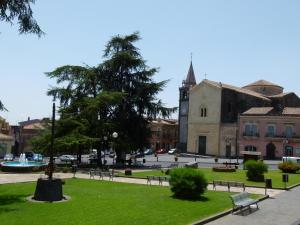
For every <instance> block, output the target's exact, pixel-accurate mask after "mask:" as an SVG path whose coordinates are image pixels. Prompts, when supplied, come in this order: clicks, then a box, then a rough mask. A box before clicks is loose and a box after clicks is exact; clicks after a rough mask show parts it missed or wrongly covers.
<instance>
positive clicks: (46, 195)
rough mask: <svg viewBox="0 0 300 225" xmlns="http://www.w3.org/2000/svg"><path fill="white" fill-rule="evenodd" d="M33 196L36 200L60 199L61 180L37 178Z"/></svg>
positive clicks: (49, 200)
mask: <svg viewBox="0 0 300 225" xmlns="http://www.w3.org/2000/svg"><path fill="white" fill-rule="evenodd" d="M33 198H34V200H37V201H47V202H55V201H61V200H62V199H63V191H62V180H61V179H52V180H49V179H44V178H39V179H38V181H37V183H36V188H35V193H34V197H33Z"/></svg>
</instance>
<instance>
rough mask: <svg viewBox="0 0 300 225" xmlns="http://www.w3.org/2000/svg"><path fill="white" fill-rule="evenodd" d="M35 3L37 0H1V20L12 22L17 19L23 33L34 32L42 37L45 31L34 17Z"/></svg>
mask: <svg viewBox="0 0 300 225" xmlns="http://www.w3.org/2000/svg"><path fill="white" fill-rule="evenodd" d="M34 3H35V0H0V20H1V21H5V22H9V23H11V24H13V22H14V21H15V20H17V22H18V24H19V32H20V33H21V34H25V33H34V34H37V35H38V36H39V37H40V36H41V35H42V34H43V33H44V32H43V31H42V30H41V28H40V27H39V25H38V23H37V21H36V20H35V19H34V18H33V11H32V9H31V4H34Z"/></svg>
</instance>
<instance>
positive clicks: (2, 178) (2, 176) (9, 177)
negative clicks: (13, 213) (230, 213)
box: [0, 173, 284, 197]
mask: <svg viewBox="0 0 300 225" xmlns="http://www.w3.org/2000/svg"><path fill="white" fill-rule="evenodd" d="M40 177H45V175H43V174H37V173H25V174H24V173H23V174H22V173H0V184H8V183H19V182H29V181H36V180H37V179H38V178H40ZM54 177H59V178H62V179H66V178H72V177H73V174H72V173H54ZM76 177H77V178H82V179H90V176H89V174H86V173H76ZM98 179H99V178H98V176H95V180H98ZM104 179H105V180H108V178H104ZM113 181H114V182H122V183H134V184H144V185H146V184H147V181H146V179H135V178H127V177H114V179H113ZM151 183H152V184H153V185H158V181H152V182H151ZM163 186H169V183H168V182H163ZM208 190H213V187H212V185H208ZM217 190H218V191H227V188H226V187H221V186H220V187H217ZM230 190H231V191H232V192H241V191H242V189H241V188H234V187H232V188H230ZM246 191H247V192H249V193H253V194H261V195H264V194H265V189H264V188H251V187H246ZM282 192H284V191H282V190H274V189H270V190H269V189H268V190H267V194H268V195H270V196H271V197H273V196H276V195H278V194H280V193H282Z"/></svg>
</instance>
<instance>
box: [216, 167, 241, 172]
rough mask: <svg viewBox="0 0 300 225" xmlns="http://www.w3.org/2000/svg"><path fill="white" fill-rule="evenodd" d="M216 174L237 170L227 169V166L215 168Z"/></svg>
mask: <svg viewBox="0 0 300 225" xmlns="http://www.w3.org/2000/svg"><path fill="white" fill-rule="evenodd" d="M213 171H214V172H235V171H236V169H235V168H234V167H226V166H214V167H213Z"/></svg>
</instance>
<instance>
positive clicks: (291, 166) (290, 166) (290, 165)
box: [278, 161, 300, 173]
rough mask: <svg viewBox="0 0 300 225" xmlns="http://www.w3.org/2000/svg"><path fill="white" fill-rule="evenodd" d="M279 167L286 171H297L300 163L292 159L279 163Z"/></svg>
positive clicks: (299, 168)
mask: <svg viewBox="0 0 300 225" xmlns="http://www.w3.org/2000/svg"><path fill="white" fill-rule="evenodd" d="M278 169H280V170H281V171H282V172H284V173H297V171H299V170H300V165H299V164H297V163H294V162H291V161H287V162H283V163H280V164H279V165H278Z"/></svg>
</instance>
